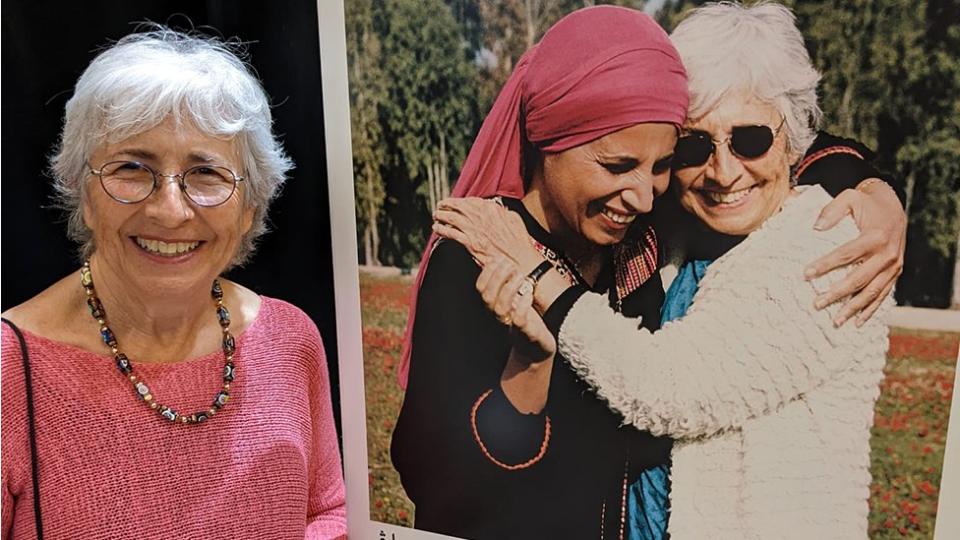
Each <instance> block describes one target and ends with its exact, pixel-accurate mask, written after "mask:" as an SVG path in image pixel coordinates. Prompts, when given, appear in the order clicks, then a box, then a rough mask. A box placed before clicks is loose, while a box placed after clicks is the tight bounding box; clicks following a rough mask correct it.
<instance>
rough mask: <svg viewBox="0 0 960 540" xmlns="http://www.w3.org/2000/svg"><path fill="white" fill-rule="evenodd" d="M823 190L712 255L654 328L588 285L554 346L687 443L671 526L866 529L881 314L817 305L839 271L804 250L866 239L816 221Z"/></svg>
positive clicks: (676, 463)
mask: <svg viewBox="0 0 960 540" xmlns="http://www.w3.org/2000/svg"><path fill="white" fill-rule="evenodd" d="M829 201H830V197H829V196H828V195H827V194H826V193H825V192H824V191H823V190H822V189H821V188H819V187H810V188H807V189H805V190H804V191H803V192H802V193H801V194H799V195H798V196H796V197H793V198H791V199H789V200H788V201H787V202H786V203H785V205H784V208H783V210H782V211H781V212H779V213H778V214H777V215H775V216H773V217H771V218H770V219H769V220H767V222H766V223H765V224H764V225H763V227H762V228H761V229H759V230H758V231H756V232H754V233H753V234H751V235H750V236H749V238H748V239H747V240H745V241H744V242H743V243H741V244H740V245H739V246H737V247H736V248H734V249H732V250H731V251H729V252H728V253H727V254H726V255H725V256H723V257H721V258H720V259H718V260H717V261H716V262H714V263H713V264H712V265H711V266H710V268H709V270H708V271H707V274H706V276H705V277H704V279H703V281H702V282H701V287H700V290H699V292H698V293H697V295H696V296H695V298H694V302H693V305H692V306H691V308H690V310H689V311H688V313H687V315H686V316H685V317H684V318H683V319H681V320H679V321H675V322H672V323H669V324H667V325H665V326H664V327H663V329H662V330H661V331H659V332H658V333H657V334H655V335H651V334H650V333H649V332H647V331H645V330H643V329H641V330H639V331H638V330H637V327H636V323H635V321H630V320H628V319H625V318H623V317H621V316H619V315H617V314H616V313H614V312H612V311H611V310H610V309H609V307H608V306H607V303H606V299H604V298H602V297H600V296H598V295H595V294H587V295H584V297H583V298H582V299H581V300H579V301H578V302H577V304H576V305H574V307H573V309H572V310H571V311H570V313H569V315H568V317H567V319H566V320H565V321H564V324H563V326H562V329H561V333H560V352H561V353H562V354H563V355H564V356H565V357H566V358H567V359H568V361H569V362H570V363H571V364H572V365H573V366H574V367H575V369H576V370H577V371H578V373H579V374H580V375H581V376H582V377H583V378H584V379H585V380H586V381H588V382H589V383H590V384H591V385H592V386H594V387H595V388H596V389H597V392H598V394H599V395H600V396H601V397H602V398H603V399H605V400H606V401H607V402H608V403H609V405H610V407H611V408H612V409H613V410H615V411H618V412H620V413H621V414H623V415H624V417H625V419H626V422H628V423H630V424H632V425H634V426H636V427H637V428H638V429H641V430H649V431H651V432H652V433H654V434H655V435H669V436H672V437H674V438H677V439H681V440H679V441H678V442H677V443H676V444H675V445H674V449H673V454H672V462H673V467H672V473H671V481H672V492H671V498H670V500H671V503H670V504H671V515H670V524H669V532H670V534H671V538H673V539H675V540H685V539H687V538H704V537H710V538H737V539H741V538H751V539H752V538H762V539H768V538H804V539H808V538H838V539H840V538H842V539H851V538H866V537H867V512H868V507H867V498H868V496H869V485H870V472H869V466H870V459H869V458H870V445H869V441H870V427H871V425H872V423H873V406H874V402H875V401H876V398H877V396H878V395H879V383H880V381H881V379H882V378H883V366H884V362H885V356H886V349H887V334H886V332H887V329H886V326H885V325H884V323H883V320H884V314H885V312H886V311H887V310H888V309H889V306H890V304H891V300H890V299H887V300H886V302H885V303H884V305H883V307H882V308H881V310H880V311H879V312H878V313H877V314H875V315H874V317H873V318H872V319H871V320H870V321H869V322H868V323H867V324H866V325H864V326H863V327H862V328H856V327H855V326H854V325H853V324H852V323H847V324H846V325H844V326H843V327H841V328H834V326H833V323H832V316H834V315H836V314H837V313H838V311H839V309H840V306H841V304H840V303H837V304H834V305H833V306H831V307H829V308H827V309H826V310H824V311H816V310H814V309H813V304H814V298H815V296H816V294H817V292H818V291H820V292H822V291H825V290H826V289H827V288H828V287H829V286H830V284H832V283H834V282H836V281H838V280H839V279H842V278H843V277H844V275H845V274H846V273H847V270H845V269H844V270H838V271H835V272H832V273H831V274H829V275H827V276H824V277H823V278H821V279H818V280H815V281H813V282H807V281H804V279H803V268H804V266H805V265H806V264H807V263H809V262H810V261H812V260H814V259H816V258H817V257H819V256H821V255H823V254H825V253H827V252H829V251H830V250H832V249H833V248H835V247H837V246H839V245H841V244H842V243H844V242H846V241H848V240H850V239H853V238H855V237H856V236H857V229H856V226H855V225H854V223H853V221H852V220H850V219H849V218H847V219H845V220H844V221H843V222H842V223H841V224H840V225H839V226H838V227H836V228H834V229H831V230H828V231H822V232H817V231H814V230H813V223H814V221H815V220H816V217H817V215H818V213H819V211H820V209H821V208H822V207H823V206H824V205H825V204H826V203H827V202H829Z"/></svg>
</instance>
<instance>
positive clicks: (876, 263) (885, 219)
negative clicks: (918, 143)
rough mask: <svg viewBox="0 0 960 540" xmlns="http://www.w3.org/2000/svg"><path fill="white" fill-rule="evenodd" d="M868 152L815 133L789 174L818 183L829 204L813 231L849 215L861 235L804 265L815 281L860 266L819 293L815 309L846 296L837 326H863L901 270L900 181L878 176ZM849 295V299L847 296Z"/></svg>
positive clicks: (903, 227) (903, 229) (857, 145)
mask: <svg viewBox="0 0 960 540" xmlns="http://www.w3.org/2000/svg"><path fill="white" fill-rule="evenodd" d="M873 158H874V154H873V152H872V151H871V150H870V149H869V148H867V147H866V146H864V145H862V144H860V143H858V142H857V141H854V140H851V139H844V138H840V137H835V136H833V135H830V134H829V133H825V132H820V133H819V134H818V135H817V139H816V140H815V141H814V143H813V145H812V146H811V147H810V149H809V150H808V151H807V155H806V156H804V158H803V159H802V160H801V161H800V163H799V164H798V165H797V167H796V170H795V171H794V174H795V175H796V177H797V182H798V183H799V184H801V185H802V184H819V185H820V186H822V187H823V188H824V190H826V191H827V193H829V194H830V195H832V196H834V197H836V199H834V201H832V202H831V203H830V204H828V205H827V206H825V207H824V209H823V211H822V212H821V214H820V219H818V220H817V224H816V227H817V228H818V229H829V228H830V227H833V226H834V225H835V224H836V223H838V222H839V221H840V220H841V219H842V218H843V217H845V216H847V215H852V216H853V218H854V220H855V221H856V223H857V226H858V227H859V228H860V231H861V234H860V235H859V236H858V237H857V238H855V239H853V240H850V241H849V242H847V243H845V244H843V245H841V246H839V247H837V248H836V249H834V250H832V251H831V252H830V253H827V254H825V255H823V256H822V257H820V258H819V259H817V260H816V261H810V264H809V265H808V266H807V269H806V270H807V275H808V276H809V277H819V276H821V275H823V274H825V273H827V272H829V271H831V270H833V269H835V268H838V267H841V266H844V265H846V264H849V263H851V262H855V261H863V264H861V265H860V266H859V267H857V268H856V269H855V270H854V271H853V272H850V273H849V275H847V277H846V278H845V279H843V280H841V281H838V282H837V283H836V284H835V285H834V286H833V287H831V288H830V290H828V291H824V292H823V293H822V294H821V295H820V297H819V298H818V299H817V300H818V305H826V304H832V303H833V302H835V301H837V300H838V299H840V298H843V297H848V296H849V297H850V298H849V299H848V300H847V301H846V302H845V303H844V306H843V308H842V309H840V310H838V312H837V313H836V314H835V315H834V320H835V321H836V323H837V324H838V325H841V324H843V323H844V322H845V321H847V320H848V319H850V318H851V317H856V322H857V325H858V326H859V325H862V324H863V323H864V322H866V320H867V319H869V318H870V317H871V316H873V313H874V312H875V311H876V310H877V308H878V307H879V306H880V304H881V302H882V301H883V300H884V299H885V298H886V297H887V296H888V295H889V293H890V291H891V290H893V287H894V285H895V284H896V281H897V278H898V277H899V276H900V273H901V272H902V271H903V255H904V250H905V248H906V230H907V216H906V213H905V212H904V204H905V200H906V195H905V192H904V187H903V182H902V181H900V180H899V179H897V178H895V177H891V176H886V175H881V174H880V172H879V171H877V170H876V169H875V168H874V167H873V166H872V165H871V161H872V160H873ZM851 295H852V296H851Z"/></svg>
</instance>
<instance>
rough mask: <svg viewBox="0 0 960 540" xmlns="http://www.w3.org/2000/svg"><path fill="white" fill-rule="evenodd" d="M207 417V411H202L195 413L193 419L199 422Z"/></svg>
mask: <svg viewBox="0 0 960 540" xmlns="http://www.w3.org/2000/svg"><path fill="white" fill-rule="evenodd" d="M206 419H207V411H202V412H198V413H194V414H193V421H194V422H196V423H197V424H199V423H200V422H203V421H205V420H206Z"/></svg>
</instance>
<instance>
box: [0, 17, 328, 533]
mask: <svg viewBox="0 0 960 540" xmlns="http://www.w3.org/2000/svg"><path fill="white" fill-rule="evenodd" d="M238 54H240V55H242V52H241V51H235V50H233V48H232V47H231V46H229V45H227V44H225V43H223V42H222V41H219V40H216V39H210V38H205V37H201V36H194V35H187V34H183V33H179V32H174V31H172V30H169V29H166V28H163V27H158V28H156V29H154V30H153V31H149V32H145V33H139V34H131V35H129V36H127V37H125V38H123V39H121V40H120V41H118V42H117V43H115V44H114V45H112V46H111V47H109V48H108V49H106V50H104V51H103V52H101V53H100V54H99V55H98V56H97V57H96V58H95V59H94V60H93V62H92V63H91V64H90V65H89V66H88V67H87V69H86V70H85V71H84V73H83V75H82V76H81V77H80V79H79V80H78V81H77V84H76V88H75V91H74V95H73V97H72V98H71V99H70V101H69V102H68V103H67V107H66V116H65V122H64V126H63V134H62V138H61V141H60V146H59V148H58V149H57V152H56V154H55V155H54V156H53V158H52V170H53V173H54V176H55V178H54V181H55V184H56V188H57V190H58V191H59V193H60V195H61V201H62V203H63V205H64V206H65V208H66V210H67V211H68V219H69V222H68V232H69V234H70V235H71V237H72V238H73V239H74V240H76V241H77V243H78V244H79V246H80V256H81V257H82V260H83V262H82V263H81V266H80V268H79V269H78V271H77V272H75V273H74V274H72V275H69V276H67V277H65V278H64V279H62V280H60V281H58V282H57V283H54V284H53V285H52V286H51V287H49V288H48V289H47V290H45V291H43V292H42V293H40V294H39V295H38V296H36V297H34V298H32V299H30V300H28V301H27V302H25V303H23V304H21V305H19V306H17V307H14V308H13V309H11V310H9V311H8V312H6V313H4V317H5V322H7V324H6V325H4V329H3V409H2V410H3V538H5V539H6V538H12V539H19V538H38V537H42V536H43V534H42V533H43V532H46V534H47V537H54V538H220V537H225V538H311V539H314V538H315V539H320V538H335V537H337V538H339V537H345V535H346V517H345V510H344V488H343V478H342V473H341V469H340V455H339V450H338V445H337V436H336V432H335V428H334V423H333V414H332V409H331V403H330V396H329V394H328V392H329V383H328V379H327V367H326V363H325V358H324V352H323V344H322V342H321V340H320V335H319V333H318V332H317V328H316V326H315V325H314V324H313V322H312V321H311V320H310V319H309V318H308V317H307V316H306V315H305V314H304V313H303V312H301V311H300V310H299V309H297V308H296V307H294V306H291V305H289V304H287V303H285V302H282V301H280V300H274V299H271V298H265V297H261V296H259V295H257V294H255V293H254V292H253V291H251V290H249V289H247V288H245V287H243V286H241V285H239V284H236V283H233V282H231V281H228V280H226V279H224V278H222V277H220V276H221V274H223V273H224V272H225V271H227V270H228V269H230V268H232V267H234V266H235V265H238V264H241V263H243V262H244V261H246V260H247V259H248V258H249V257H250V256H251V254H252V252H253V249H254V244H255V241H256V239H257V238H258V237H259V236H260V235H261V234H263V233H264V231H265V229H266V225H265V218H266V213H267V208H268V206H269V204H270V201H271V200H272V199H273V198H274V196H275V195H276V194H277V190H278V189H279V187H280V185H281V184H282V183H283V181H284V179H285V175H286V173H287V171H288V170H289V169H290V168H291V166H292V163H291V162H290V160H289V159H288V158H287V156H286V154H285V152H284V150H283V147H282V146H281V144H280V142H279V141H278V140H277V138H276V137H275V136H274V134H273V133H272V125H271V123H272V120H271V114H270V104H269V98H268V97H267V95H266V93H265V92H264V90H263V88H262V87H261V85H260V82H259V81H258V80H257V79H256V77H255V76H254V74H253V73H252V72H251V70H250V69H249V68H248V67H247V65H246V64H245V62H244V61H243V60H242V59H241V58H240V57H239V56H238ZM11 322H12V324H11ZM14 325H16V326H14ZM245 509H256V511H254V512H249V511H244V510H245Z"/></svg>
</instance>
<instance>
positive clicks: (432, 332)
mask: <svg viewBox="0 0 960 540" xmlns="http://www.w3.org/2000/svg"><path fill="white" fill-rule="evenodd" d="M504 203H505V204H506V205H507V206H508V208H510V209H511V210H513V211H515V212H518V213H519V214H520V215H521V216H522V217H523V218H524V221H525V223H526V225H527V230H528V232H529V233H530V235H531V236H532V237H533V238H534V239H536V240H537V241H539V242H540V243H542V244H544V245H545V246H547V247H548V248H550V249H553V250H554V251H557V252H559V249H558V246H556V245H555V241H554V240H553V239H552V238H550V236H549V234H548V233H547V232H546V231H544V230H543V228H541V227H540V226H539V225H538V224H537V223H536V222H535V221H534V220H533V218H532V217H531V216H530V215H529V214H528V213H527V212H526V210H525V209H524V208H523V205H522V204H520V202H519V201H516V200H505V201H504ZM479 273H480V269H479V268H478V267H477V265H476V263H475V262H474V261H473V259H472V258H471V257H470V255H469V254H468V253H467V251H466V249H465V248H464V247H463V246H461V245H460V244H457V243H455V242H452V241H443V242H440V243H439V244H438V245H437V247H436V249H435V250H434V251H433V253H432V255H431V256H430V262H429V264H428V265H427V270H426V274H425V275H424V279H423V284H422V286H421V289H420V293H419V297H418V300H417V315H416V323H415V326H414V330H413V331H414V334H413V349H412V357H411V363H410V377H409V383H408V386H407V393H406V396H405V399H404V403H403V407H402V409H401V411H400V418H399V419H398V421H397V426H396V429H395V430H394V434H393V444H392V448H391V454H392V458H393V463H394V466H395V467H396V469H397V471H399V473H400V477H401V481H402V483H403V487H404V489H405V490H406V492H407V495H408V496H409V497H410V499H411V500H412V501H413V502H414V504H415V505H416V516H415V518H416V525H415V526H416V527H417V528H418V529H425V530H429V531H434V532H441V533H445V534H449V535H452V536H458V537H461V538H471V539H507V538H518V539H519V538H522V539H534V538H614V537H616V536H617V533H618V530H619V526H620V517H621V505H622V503H623V501H624V499H623V497H624V490H625V482H631V481H632V480H633V478H635V477H636V474H637V473H638V471H639V470H640V469H642V468H646V467H649V466H652V465H654V464H658V463H662V462H663V461H664V460H666V459H668V458H669V451H670V441H669V440H668V439H663V438H659V439H658V438H654V437H652V436H651V435H649V434H648V433H643V432H638V431H636V430H633V429H628V428H622V427H621V424H622V421H621V420H622V419H621V418H620V417H619V416H618V415H616V414H614V413H612V412H611V411H610V410H609V409H607V407H606V406H605V405H604V404H603V403H602V402H601V401H600V400H598V399H597V397H596V395H595V394H594V393H592V392H590V391H588V388H587V386H586V385H585V384H584V383H583V382H581V381H580V380H579V379H577V378H576V376H575V375H574V374H573V371H572V370H571V369H570V368H569V366H568V365H567V363H566V362H565V360H564V359H563V358H562V356H560V355H557V357H556V358H555V360H554V368H553V372H552V376H551V381H550V390H549V394H548V398H547V404H546V407H545V409H544V411H543V413H541V414H536V415H523V414H520V413H518V412H517V411H516V409H514V408H513V406H512V405H511V404H510V402H509V401H508V400H507V398H506V396H505V395H504V394H503V391H502V390H501V389H500V376H501V373H502V372H503V368H504V365H505V364H506V361H507V356H508V353H509V351H510V344H511V342H510V337H509V335H508V330H507V328H506V327H505V326H504V325H502V324H500V323H499V322H498V321H497V320H496V318H495V317H494V315H493V314H492V313H491V312H490V311H489V310H488V309H487V308H486V306H485V305H484V303H483V301H482V299H481V298H480V295H479V293H477V291H476V288H475V283H476V280H477V276H478V275H479ZM606 275H607V276H609V275H610V273H609V271H608V272H607V273H606ZM600 282H603V283H609V282H610V278H609V277H607V278H606V279H601V280H600ZM601 287H603V284H601ZM603 288H605V287H603ZM662 300H663V288H662V285H661V283H660V280H659V276H655V277H654V278H651V279H650V280H649V281H648V282H647V283H645V284H644V285H643V286H641V287H640V288H639V289H637V290H636V291H634V292H633V293H632V294H631V295H630V296H628V297H627V298H625V299H624V301H623V307H624V310H625V311H626V312H628V314H629V315H631V316H640V315H642V316H643V321H644V326H646V327H648V328H650V329H651V330H653V329H655V328H657V326H658V323H659V309H660V304H661V303H662ZM563 311H565V310H564V309H558V310H557V311H556V312H557V313H562V312H563ZM551 318H552V315H551V313H547V314H546V315H545V319H547V320H550V319H551ZM558 322H559V321H558ZM487 392H489V394H488V395H487V397H486V398H485V399H484V400H483V401H482V403H480V405H479V406H478V407H476V417H475V422H474V421H472V419H471V412H472V411H473V409H474V408H475V406H476V405H477V402H478V400H479V398H480V397H481V396H483V395H484V394H485V393H487ZM547 417H549V420H550V436H549V440H548V441H547V444H546V451H545V452H544V453H543V456H542V458H541V459H539V460H537V461H536V462H535V463H532V464H530V465H529V466H526V467H524V468H520V469H517V470H508V469H507V468H504V467H503V466H501V465H498V464H497V463H495V462H494V461H493V459H491V457H492V458H494V459H496V460H498V461H500V462H502V463H503V464H505V465H516V464H522V463H525V462H527V461H530V460H532V459H533V458H535V456H537V455H538V454H539V452H540V449H541V446H542V445H543V443H544V436H545V425H546V418H547ZM473 426H476V429H477V432H478V434H479V439H480V440H481V441H482V442H483V444H484V445H485V446H486V448H487V450H488V453H489V455H490V457H488V456H486V455H484V452H483V451H482V449H481V446H480V444H479V443H478V441H477V440H476V437H475V436H474V431H473V429H474V427H473Z"/></svg>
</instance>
